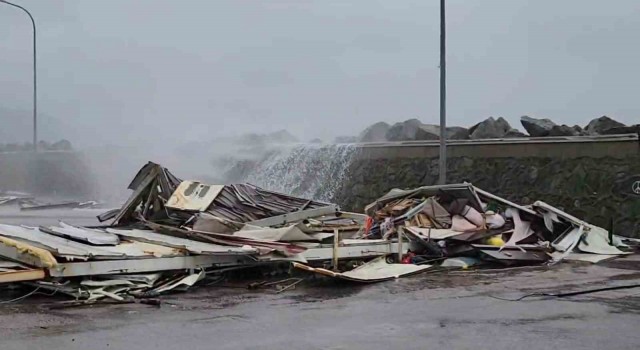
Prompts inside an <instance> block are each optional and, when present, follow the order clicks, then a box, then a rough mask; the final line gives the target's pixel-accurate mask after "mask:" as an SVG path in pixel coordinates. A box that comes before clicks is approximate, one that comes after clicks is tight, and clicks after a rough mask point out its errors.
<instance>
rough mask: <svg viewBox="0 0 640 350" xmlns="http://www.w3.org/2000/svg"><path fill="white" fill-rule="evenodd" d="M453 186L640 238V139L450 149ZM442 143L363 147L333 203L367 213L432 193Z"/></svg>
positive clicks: (459, 145)
mask: <svg viewBox="0 0 640 350" xmlns="http://www.w3.org/2000/svg"><path fill="white" fill-rule="evenodd" d="M448 155H449V157H448V163H447V174H448V175H447V182H448V183H456V182H462V181H468V182H471V183H473V184H474V185H476V186H478V187H480V188H482V189H485V190H487V191H490V192H492V193H495V194H497V195H500V196H503V197H505V198H507V199H510V200H513V201H516V202H519V203H523V204H531V203H532V202H533V201H535V200H542V201H545V202H547V203H550V204H552V205H555V206H558V207H562V208H563V209H564V210H566V211H567V212H569V213H571V214H574V215H576V216H578V217H581V218H584V219H585V220H587V221H589V222H592V223H594V224H596V225H599V226H602V227H605V228H608V227H609V226H610V219H613V221H614V231H615V232H616V233H619V234H622V235H627V236H634V237H638V236H640V193H634V191H633V186H634V183H635V184H636V185H638V184H640V182H637V181H640V143H639V142H638V137H637V136H628V137H611V138H594V139H589V138H584V139H574V140H570V139H546V140H531V139H528V140H527V139H525V140H516V141H490V140H487V141H480V142H456V143H453V144H451V145H449V146H448ZM437 178H438V145H437V144H436V143H419V142H414V143H402V144H379V145H362V146H361V147H360V151H359V152H358V154H357V156H356V157H355V158H354V159H353V160H352V162H351V164H350V166H349V168H348V170H347V176H346V179H347V180H346V181H345V182H344V183H343V185H342V187H341V188H340V189H339V190H338V191H337V192H336V194H335V196H334V198H333V200H334V201H335V202H337V203H339V204H340V205H341V206H342V207H343V208H344V209H347V210H355V211H362V210H363V208H364V206H365V205H366V204H368V203H370V202H372V201H374V200H375V199H376V198H378V197H380V196H381V195H382V194H384V193H386V192H387V191H388V190H390V189H391V188H412V187H418V186H423V185H432V184H435V183H436V182H437Z"/></svg>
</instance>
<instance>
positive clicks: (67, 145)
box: [50, 139, 72, 151]
mask: <svg viewBox="0 0 640 350" xmlns="http://www.w3.org/2000/svg"><path fill="white" fill-rule="evenodd" d="M50 149H52V150H54V151H71V149H72V146H71V142H69V141H68V140H65V139H62V140H60V141H58V142H54V143H53V144H52V145H51V147H50Z"/></svg>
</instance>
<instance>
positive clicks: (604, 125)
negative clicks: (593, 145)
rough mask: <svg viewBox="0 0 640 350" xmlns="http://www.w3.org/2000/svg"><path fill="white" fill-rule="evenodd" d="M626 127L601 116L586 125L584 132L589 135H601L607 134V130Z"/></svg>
mask: <svg viewBox="0 0 640 350" xmlns="http://www.w3.org/2000/svg"><path fill="white" fill-rule="evenodd" d="M624 126H626V125H624V124H622V123H620V122H617V121H615V120H613V119H611V118H609V117H607V116H606V115H603V116H602V117H600V118H596V119H594V120H592V121H590V122H589V124H587V126H586V127H585V128H584V130H585V132H586V133H587V134H589V135H603V134H606V133H607V130H610V129H613V128H621V127H624Z"/></svg>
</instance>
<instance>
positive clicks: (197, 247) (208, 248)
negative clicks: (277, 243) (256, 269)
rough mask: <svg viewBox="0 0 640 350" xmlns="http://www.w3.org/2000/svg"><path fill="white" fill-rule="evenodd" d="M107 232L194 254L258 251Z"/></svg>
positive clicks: (141, 232) (153, 235)
mask: <svg viewBox="0 0 640 350" xmlns="http://www.w3.org/2000/svg"><path fill="white" fill-rule="evenodd" d="M107 231H108V232H111V233H113V234H117V235H120V236H122V237H125V238H128V239H131V240H136V241H142V242H148V243H156V244H161V245H164V246H168V247H173V248H180V249H185V250H188V251H189V252H191V253H194V254H208V255H211V254H255V253H257V250H256V249H253V248H248V249H247V248H242V247H230V246H223V245H219V244H211V243H204V242H198V241H194V240H191V239H185V238H179V237H173V236H169V235H163V234H160V233H156V232H153V231H151V230H136V229H134V230H120V229H113V228H108V229H107Z"/></svg>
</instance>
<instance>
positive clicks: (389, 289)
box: [0, 217, 640, 350]
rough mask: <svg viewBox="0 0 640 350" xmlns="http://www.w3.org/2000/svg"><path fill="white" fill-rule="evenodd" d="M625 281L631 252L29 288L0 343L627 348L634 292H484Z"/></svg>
mask: <svg viewBox="0 0 640 350" xmlns="http://www.w3.org/2000/svg"><path fill="white" fill-rule="evenodd" d="M68 219H69V220H67V221H70V222H75V223H81V222H79V221H82V220H85V219H83V218H79V219H78V220H76V221H73V219H72V218H71V217H69V218H68ZM39 220H43V221H42V222H40V223H42V224H46V223H49V221H48V220H49V219H39ZM87 220H89V219H87ZM0 221H4V222H6V218H0ZM18 221H19V220H18ZM53 222H55V219H54V220H53ZM14 223H17V222H14ZM633 283H640V256H631V257H627V258H625V259H619V260H614V261H610V262H605V263H601V264H599V265H590V264H578V263H563V264H559V265H557V266H554V267H549V268H547V267H543V268H524V269H513V270H506V271H468V272H467V271H465V272H463V271H460V272H449V273H440V274H422V275H418V276H414V277H410V278H405V279H400V280H396V281H390V282H385V283H379V284H374V285H366V286H362V285H352V284H342V283H335V282H333V281H330V280H319V279H309V280H308V281H305V282H304V283H303V284H302V285H300V287H298V288H296V289H295V290H291V291H286V292H284V293H281V294H276V293H275V290H273V289H265V290H257V291H249V290H247V289H246V284H247V282H246V281H239V282H238V281H236V282H233V283H230V282H223V283H221V284H215V285H211V286H202V287H198V288H195V289H192V290H191V291H189V292H188V293H182V294H172V295H168V296H165V297H163V298H162V300H163V304H162V305H161V306H160V307H155V306H147V305H138V304H136V305H112V306H93V307H84V308H73V309H56V310H51V309H48V305H51V303H52V298H47V297H44V296H33V297H32V298H29V299H28V300H27V301H25V302H23V303H20V304H3V305H0V349H2V350H5V349H6V350H12V349H24V350H37V349H47V350H51V349H70V350H71V349H83V350H84V349H94V350H98V349H140V350H147V349H189V350H199V349H389V348H398V349H435V348H439V349H475V350H477V349H528V350H529V349H638V348H640V333H639V332H638V331H637V329H638V324H639V322H640V288H637V289H626V290H618V291H607V292H600V293H595V294H589V295H583V296H576V297H571V298H566V299H549V298H541V297H533V298H529V299H525V300H524V301H504V300H499V299H496V298H495V297H500V298H510V299H513V298H516V297H519V296H522V295H524V294H527V293H534V292H541V291H542V292H560V291H568V290H578V289H585V288H595V287H602V286H605V285H623V284H633ZM1 299H3V300H4V299H7V298H6V297H2V298H1ZM54 300H56V301H59V300H61V299H54Z"/></svg>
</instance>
